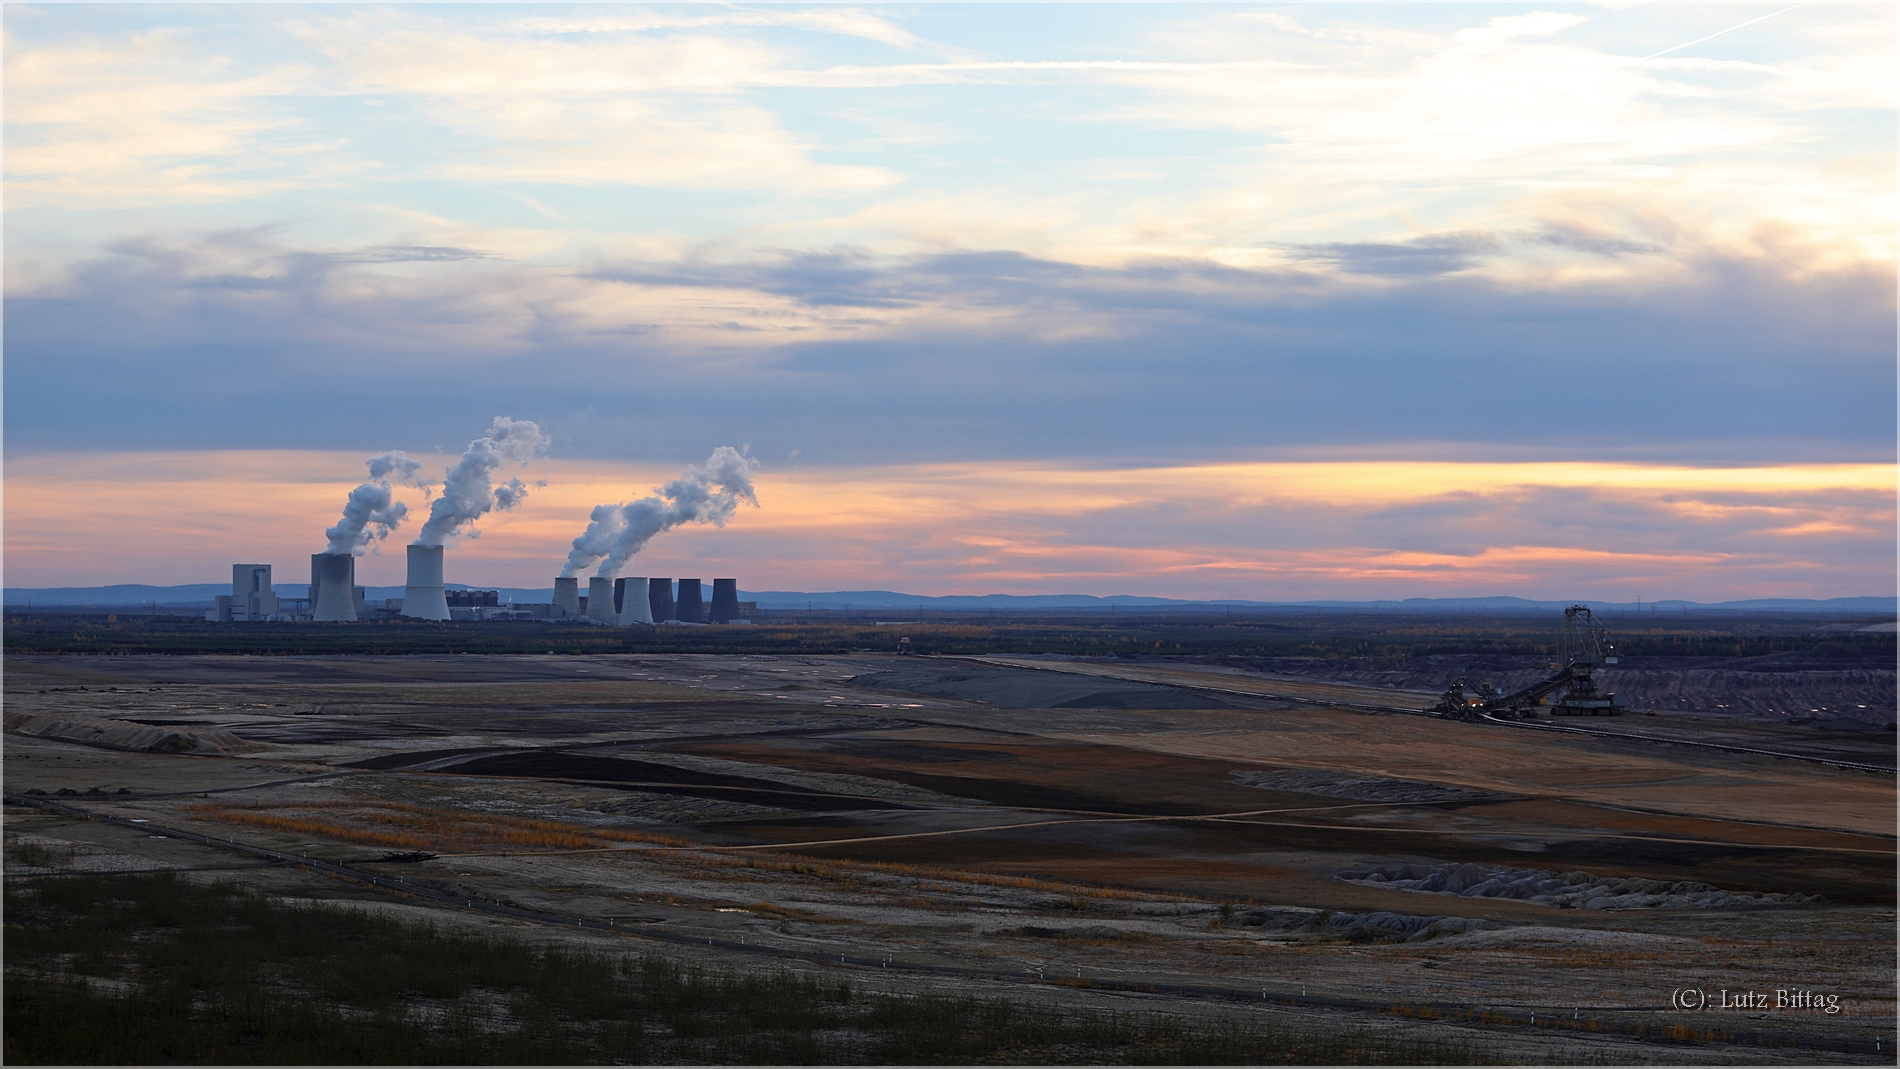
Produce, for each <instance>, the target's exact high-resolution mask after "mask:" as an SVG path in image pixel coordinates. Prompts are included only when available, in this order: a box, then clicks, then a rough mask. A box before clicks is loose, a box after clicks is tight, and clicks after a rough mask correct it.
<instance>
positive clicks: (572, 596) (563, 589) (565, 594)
mask: <svg viewBox="0 0 1900 1069" xmlns="http://www.w3.org/2000/svg"><path fill="white" fill-rule="evenodd" d="M554 607H555V608H557V609H559V610H561V611H562V612H564V613H566V614H568V615H569V616H579V615H580V614H581V581H580V580H579V579H576V578H575V577H573V576H571V575H563V576H561V577H560V578H558V579H556V580H554Z"/></svg>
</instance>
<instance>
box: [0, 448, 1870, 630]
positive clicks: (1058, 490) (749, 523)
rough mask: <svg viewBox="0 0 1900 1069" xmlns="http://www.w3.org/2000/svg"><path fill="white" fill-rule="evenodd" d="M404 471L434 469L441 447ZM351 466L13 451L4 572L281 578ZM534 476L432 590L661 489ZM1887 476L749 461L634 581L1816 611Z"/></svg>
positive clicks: (543, 547)
mask: <svg viewBox="0 0 1900 1069" xmlns="http://www.w3.org/2000/svg"><path fill="white" fill-rule="evenodd" d="M424 459H425V463H426V465H427V467H428V468H430V469H433V470H440V468H441V466H442V465H443V464H445V463H446V462H447V461H448V460H449V459H450V458H448V457H429V458H424ZM360 465H361V458H360V457H356V456H353V455H342V454H336V453H290V452H259V453H174V454H147V455H141V456H136V457H128V456H123V455H119V456H99V455H80V454H55V455H46V456H40V457H34V458H31V459H26V460H20V459H13V460H9V462H8V468H7V488H8V497H7V508H8V528H9V533H8V539H7V557H8V559H7V564H8V576H7V577H8V583H9V585H14V586H27V585H54V584H55V583H57V582H59V581H61V580H62V579H63V578H64V577H67V576H71V575H77V574H85V575H89V576H95V577H97V579H98V581H100V582H139V581H145V580H146V579H147V578H149V577H151V576H153V575H157V574H170V575H176V576H181V577H184V576H189V577H194V578H197V579H199V580H201V581H215V580H216V578H217V577H218V576H219V575H220V574H221V573H222V572H223V571H224V569H225V567H226V566H227V565H228V564H229V563H230V562H232V561H236V560H239V559H243V560H246V561H251V560H258V561H263V562H270V563H276V564H278V565H280V566H281V567H283V568H284V569H285V572H286V574H285V575H284V577H283V578H284V579H285V580H286V581H297V580H298V579H299V578H300V573H299V571H298V569H297V565H299V564H300V563H302V562H304V561H306V560H307V559H308V555H309V554H310V553H313V552H317V551H319V550H321V549H322V548H323V545H322V539H321V538H320V534H321V532H322V530H323V528H324V527H325V526H326V525H328V524H329V523H331V522H333V521H334V517H335V512H336V509H337V508H338V506H339V505H340V504H341V502H342V499H343V496H344V495H345V494H347V493H348V491H349V488H350V486H351V485H352V483H353V481H354V480H355V479H356V478H358V476H357V474H356V472H357V471H358V470H359V469H360ZM535 473H536V478H538V479H539V478H545V479H546V480H547V482H548V485H547V486H545V487H538V488H536V489H535V490H534V491H533V492H532V494H531V495H530V497H529V499H528V501H527V502H526V503H525V504H523V505H522V506H521V507H520V508H519V509H518V510H517V511H514V512H510V513H497V514H495V515H493V516H492V517H490V518H488V519H486V520H484V521H483V522H482V523H481V525H480V527H481V530H482V534H481V536H480V537H479V538H474V539H469V540H466V541H464V542H462V543H461V544H459V545H457V546H456V547H454V549H453V550H452V551H451V553H450V554H449V557H448V560H449V562H450V563H449V567H448V572H449V574H448V578H449V581H451V582H461V583H469V584H489V585H505V586H524V587H538V586H550V585H552V579H553V576H554V575H555V574H556V572H557V571H558V570H559V568H560V566H561V564H562V562H563V560H564V558H565V556H566V553H567V548H568V543H569V541H570V540H571V539H572V538H573V537H574V536H575V535H577V534H579V533H580V531H581V529H582V528H583V527H584V526H585V525H586V523H587V515H588V510H589V509H590V508H591V507H592V506H593V505H595V504H597V503H599V502H603V501H616V500H626V499H629V498H631V497H635V496H639V495H642V494H645V493H648V492H650V489H651V487H652V486H654V485H656V484H658V483H660V482H662V481H664V480H665V479H667V478H670V477H671V476H672V475H673V474H674V473H673V472H672V471H668V470H665V469H662V468H657V467H648V468H633V467H630V466H627V465H622V464H616V463H611V462H601V461H592V462H587V461H574V460H567V461H562V460H552V461H548V462H546V463H544V464H540V465H538V466H537V467H536V469H535ZM1892 476H1893V472H1892V469H1891V468H1889V467H1887V466H1885V465H1810V466H1784V467H1747V468H1685V467H1663V466H1644V465H1612V464H1565V463H1544V464H1495V463H1462V464H1461V463H1411V462H1404V461H1398V462H1378V463H1375V462H1367V461H1346V462H1319V463H1312V462H1308V463H1299V462H1291V463H1274V464H1210V465H1198V466H1178V467H1166V468H1091V467H1057V466H1053V465H1049V464H1043V463H1038V464H1029V463H987V464H959V465H950V464H940V465H905V466H900V467H882V468H859V469H845V468H835V467H824V468H792V469H788V470H782V471H774V470H769V469H768V470H763V471H760V472H759V473H758V474H757V483H758V487H759V496H760V501H761V505H762V507H761V508H759V509H757V510H753V509H749V508H745V509H741V510H740V511H739V513H738V514H737V515H736V516H735V517H734V519H733V520H732V522H731V523H730V524H728V525H727V526H726V527H725V528H723V529H713V528H705V527H688V528H681V529H679V530H676V531H671V532H668V533H666V534H664V535H661V536H660V537H659V538H657V539H656V540H655V541H654V543H653V545H652V546H650V547H649V548H648V549H647V551H646V552H645V553H643V554H642V555H641V556H639V557H637V558H635V562H634V565H633V566H632V568H631V569H630V570H631V571H634V572H635V573H637V574H647V573H656V574H666V575H695V574H704V575H712V574H720V575H737V576H740V577H741V578H742V580H743V582H744V583H745V585H746V587H747V588H748V589H753V590H768V589H810V590H832V589H893V588H896V589H902V590H905V591H908V592H912V593H922V594H948V593H964V594H968V593H988V592H996V591H1011V592H1026V593H1055V592H1077V591H1081V592H1099V593H1103V594H1109V593H1119V594H1143V595H1159V596H1170V597H1191V598H1246V599H1255V600H1305V599H1312V598H1335V597H1345V598H1365V599H1373V598H1397V597H1437V596H1465V595H1473V594H1487V593H1506V592H1508V593H1513V594H1518V595H1520V596H1526V597H1542V598H1552V599H1556V598H1595V599H1605V600H1614V601H1633V600H1635V599H1636V598H1639V597H1643V598H1647V599H1650V600H1655V599H1656V598H1658V597H1660V596H1668V597H1672V598H1673V597H1681V598H1689V599H1692V600H1699V601H1719V600H1727V599H1734V598H1742V597H1764V596H1765V597H1831V596H1840V594H1841V593H1842V592H1843V591H1853V590H1884V589H1890V588H1891V587H1892V585H1893V582H1894V572H1893V564H1894V561H1893V553H1892V549H1893V528H1894V519H1895V517H1894V486H1893V478H1892ZM407 496H409V497H411V498H413V499H414V502H413V503H420V502H421V500H422V495H421V494H420V493H419V492H407ZM413 503H412V504H413ZM415 511H416V513H417V514H420V513H421V512H422V511H424V510H419V509H418V510H415ZM73 516H84V517H86V521H85V522H84V523H73V522H70V520H69V519H68V518H69V517H73ZM411 527H413V524H412V525H411ZM23 532H25V533H23ZM412 535H413V530H407V531H405V530H400V529H399V530H398V532H397V533H396V535H395V536H393V537H392V539H391V543H392V544H395V545H399V544H400V543H401V542H402V541H405V540H406V536H412ZM358 575H359V577H361V579H362V581H364V582H366V583H369V584H372V585H374V584H382V585H392V586H393V585H400V584H401V582H402V555H401V553H400V552H399V551H392V549H391V548H388V547H386V548H385V549H384V551H383V553H382V555H380V556H372V557H368V558H365V559H364V560H363V561H362V562H361V564H360V566H359V570H358Z"/></svg>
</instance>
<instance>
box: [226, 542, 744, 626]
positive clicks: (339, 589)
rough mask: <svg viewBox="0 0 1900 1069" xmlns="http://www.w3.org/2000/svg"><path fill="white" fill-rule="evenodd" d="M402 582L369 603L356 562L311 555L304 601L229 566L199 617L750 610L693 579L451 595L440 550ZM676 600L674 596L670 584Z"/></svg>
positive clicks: (694, 618) (250, 570) (267, 570)
mask: <svg viewBox="0 0 1900 1069" xmlns="http://www.w3.org/2000/svg"><path fill="white" fill-rule="evenodd" d="M407 548H408V565H409V573H408V582H407V585H406V586H404V587H403V596H402V597H400V598H393V597H392V598H388V599H385V600H383V601H379V602H370V601H367V600H366V599H365V597H364V590H363V588H362V587H360V586H358V585H356V557H355V556H353V555H351V554H348V553H313V554H311V555H310V592H309V595H308V596H307V597H303V598H298V597H284V596H279V595H278V594H277V593H276V592H275V590H274V589H273V588H272V586H271V566H270V565H268V564H234V565H232V566H231V593H229V594H219V595H217V598H216V601H215V602H214V608H213V609H212V610H211V611H210V612H207V613H205V619H206V620H208V621H211V622H213V623H244V622H253V621H255V622H267V621H268V622H280V623H281V622H295V621H312V622H317V623H351V622H356V621H373V620H393V619H398V618H405V617H406V618H409V619H415V620H458V621H483V620H533V621H540V622H544V623H562V622H568V623H581V624H589V625H593V626H597V627H629V626H632V625H634V624H646V625H649V626H651V625H654V624H670V625H675V626H677V625H680V624H686V625H694V624H700V625H703V624H706V623H713V624H749V623H751V622H752V620H751V617H752V614H753V613H755V612H757V611H758V607H757V605H756V604H754V603H751V602H741V601H740V600H739V581H738V580H737V579H714V580H713V581H712V600H711V602H710V603H708V602H706V601H704V599H703V598H702V596H701V591H702V590H703V589H704V583H703V581H701V580H699V579H680V580H674V579H670V578H665V579H653V578H648V577H646V576H638V577H623V578H615V579H609V578H607V577H605V576H598V575H597V576H593V577H591V578H589V579H588V580H587V593H585V594H582V593H580V580H579V579H578V578H575V577H572V576H560V577H557V578H556V579H555V580H554V594H553V597H552V599H551V600H549V601H545V602H527V603H522V602H512V601H511V602H503V601H502V599H501V596H500V591H497V590H468V589H462V590H449V589H447V588H446V587H445V586H444V585H443V581H442V547H441V546H409V547H407ZM676 582H677V583H678V585H679V591H680V594H679V597H677V598H676V597H674V594H673V589H674V584H675V583H676Z"/></svg>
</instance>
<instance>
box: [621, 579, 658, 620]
mask: <svg viewBox="0 0 1900 1069" xmlns="http://www.w3.org/2000/svg"><path fill="white" fill-rule="evenodd" d="M646 594H647V581H646V578H645V577H644V576H642V577H640V578H637V579H627V578H621V579H616V580H614V623H617V624H650V623H652V622H653V606H652V604H651V603H649V602H648V600H647V597H646Z"/></svg>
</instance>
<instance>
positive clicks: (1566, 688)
mask: <svg viewBox="0 0 1900 1069" xmlns="http://www.w3.org/2000/svg"><path fill="white" fill-rule="evenodd" d="M1616 662H1617V656H1616V646H1615V644H1613V643H1612V642H1611V641H1610V639H1609V632H1608V630H1607V629H1606V628H1605V627H1604V626H1603V625H1602V624H1601V623H1599V622H1598V621H1597V618H1596V614H1595V613H1592V612H1591V611H1590V608H1589V606H1587V605H1572V606H1570V607H1569V608H1568V609H1565V610H1564V629H1563V632H1562V634H1561V635H1560V636H1559V638H1558V643H1557V660H1556V662H1555V663H1553V664H1552V665H1551V666H1550V667H1551V669H1552V671H1551V674H1550V675H1549V676H1548V677H1546V678H1544V679H1541V680H1539V681H1537V682H1536V683H1532V684H1531V685H1530V686H1528V687H1524V688H1523V689H1521V690H1515V691H1512V692H1511V693H1509V694H1506V693H1504V692H1503V691H1501V690H1499V689H1498V688H1497V687H1494V686H1492V685H1491V684H1489V683H1478V682H1473V681H1471V680H1469V679H1467V678H1465V677H1464V676H1460V677H1458V681H1457V682H1455V683H1453V684H1452V685H1451V689H1450V690H1447V691H1446V692H1445V696H1444V697H1442V698H1440V699H1439V700H1438V705H1437V706H1436V707H1434V710H1433V711H1434V712H1436V713H1437V714H1438V715H1439V716H1442V717H1449V718H1452V719H1457V720H1476V719H1478V718H1479V717H1482V716H1504V717H1529V716H1535V715H1536V712H1535V710H1536V709H1537V708H1538V707H1539V706H1542V707H1544V708H1547V709H1549V710H1550V712H1551V714H1552V715H1554V716H1615V715H1616V714H1617V712H1618V711H1619V710H1621V709H1626V708H1628V707H1629V699H1628V698H1627V697H1625V696H1624V695H1621V694H1614V693H1605V692H1602V691H1599V690H1597V681H1596V677H1595V672H1596V670H1597V669H1598V668H1599V667H1601V666H1603V665H1606V664H1615V663H1616Z"/></svg>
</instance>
